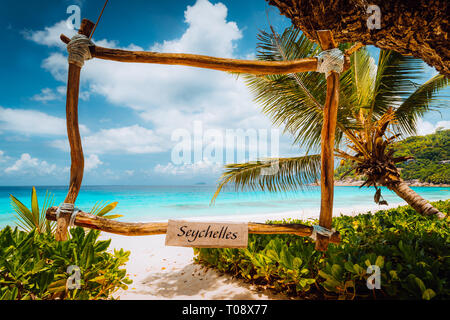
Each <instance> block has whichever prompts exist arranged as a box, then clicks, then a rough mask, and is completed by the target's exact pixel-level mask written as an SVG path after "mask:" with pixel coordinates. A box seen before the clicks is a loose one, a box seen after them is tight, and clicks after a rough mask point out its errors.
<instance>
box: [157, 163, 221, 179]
mask: <svg viewBox="0 0 450 320" xmlns="http://www.w3.org/2000/svg"><path fill="white" fill-rule="evenodd" d="M222 169H223V166H222V165H221V164H218V163H212V162H210V161H209V160H208V159H205V160H201V161H198V162H195V163H188V164H183V165H174V164H173V163H171V162H169V163H168V164H166V165H161V164H158V165H156V166H155V168H154V169H153V170H154V171H155V172H156V173H159V174H166V175H190V176H192V175H197V174H217V173H220V172H221V171H222Z"/></svg>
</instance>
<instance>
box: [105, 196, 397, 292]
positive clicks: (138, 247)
mask: <svg viewBox="0 0 450 320" xmlns="http://www.w3.org/2000/svg"><path fill="white" fill-rule="evenodd" d="M398 205H399V204H392V205H390V206H389V208H392V207H396V206H398ZM386 208H387V207H378V206H375V205H374V206H370V207H364V208H347V209H335V213H334V216H339V215H340V214H345V215H355V214H357V213H359V212H366V211H367V210H372V212H374V211H376V210H377V209H386ZM284 217H286V218H289V217H292V218H300V219H303V220H306V219H310V218H311V219H313V218H318V212H317V210H316V211H304V212H288V213H283V214H273V215H257V216H256V215H254V216H239V217H234V218H233V221H254V222H264V221H266V220H268V219H281V218H284ZM224 218H226V217H209V218H205V217H203V218H191V219H189V220H202V221H219V220H222V221H223V220H224ZM229 219H230V217H228V220H229ZM100 237H101V238H102V239H108V238H110V239H112V242H111V246H110V250H113V248H116V249H120V248H123V249H125V250H129V251H131V254H130V260H129V261H128V263H127V265H126V269H127V273H128V275H129V278H130V279H132V280H133V283H132V284H131V285H130V286H129V288H128V290H126V291H125V290H120V291H118V292H117V293H116V294H115V295H114V296H115V297H120V299H122V300H128V299H133V300H142V299H145V300H158V299H179V300H202V299H206V300H208V299H210V300H238V299H241V300H263V299H264V300H266V299H288V297H286V296H284V295H280V294H274V293H272V292H271V291H269V290H262V289H259V288H258V287H256V286H253V285H250V284H247V283H245V282H244V281H242V280H239V279H235V278H233V277H231V276H229V275H227V274H220V273H218V272H216V271H214V270H211V269H210V270H205V269H204V268H202V267H201V266H200V265H197V264H194V261H193V249H192V248H184V247H166V246H165V244H164V241H165V235H156V236H142V237H126V236H119V235H113V234H107V233H102V235H101V236H100Z"/></svg>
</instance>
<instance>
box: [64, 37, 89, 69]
mask: <svg viewBox="0 0 450 320" xmlns="http://www.w3.org/2000/svg"><path fill="white" fill-rule="evenodd" d="M93 45H94V44H93V43H92V41H91V40H89V39H88V37H86V36H85V35H82V34H76V35H74V36H73V37H72V39H70V42H69V43H68V44H67V51H68V52H69V57H68V60H69V63H73V64H76V65H77V66H79V67H80V68H81V67H83V65H84V61H85V60H89V59H92V56H91V51H90V50H89V47H90V46H93Z"/></svg>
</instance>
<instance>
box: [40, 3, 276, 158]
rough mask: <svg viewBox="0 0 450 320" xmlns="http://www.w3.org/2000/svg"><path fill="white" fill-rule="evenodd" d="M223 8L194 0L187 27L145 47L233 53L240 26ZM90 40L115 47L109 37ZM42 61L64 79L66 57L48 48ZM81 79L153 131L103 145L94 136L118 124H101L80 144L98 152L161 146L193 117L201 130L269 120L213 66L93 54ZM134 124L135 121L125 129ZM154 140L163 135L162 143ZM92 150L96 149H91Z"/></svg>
mask: <svg viewBox="0 0 450 320" xmlns="http://www.w3.org/2000/svg"><path fill="white" fill-rule="evenodd" d="M227 13H228V12H227V8H226V6H225V5H223V4H221V3H217V4H211V3H210V2H209V1H207V0H198V1H197V2H196V3H195V4H194V5H193V6H188V8H187V10H186V11H185V22H186V23H187V28H186V30H185V32H184V33H183V34H182V35H181V36H180V37H179V38H176V39H171V40H167V41H163V42H161V43H155V44H153V45H152V46H150V48H148V49H147V50H153V51H155V50H156V51H160V52H185V53H197V54H207V55H212V56H219V57H232V58H238V54H237V53H236V50H235V49H236V41H237V40H239V39H241V38H242V32H241V30H240V29H239V28H238V26H237V24H236V23H235V22H232V21H227ZM96 43H97V44H99V45H103V46H112V47H117V42H114V41H108V40H102V41H97V42H96ZM133 48H136V49H138V50H142V48H141V49H139V47H137V46H135V45H129V46H128V49H133ZM42 66H43V68H45V69H46V70H48V71H49V72H50V73H51V74H52V75H53V76H54V77H55V79H57V80H60V81H66V77H67V75H66V73H67V59H66V57H65V56H64V55H63V54H61V53H53V54H51V55H50V56H49V57H48V58H47V59H45V60H44V62H43V64H42ZM82 83H83V85H84V86H87V87H88V88H89V90H90V92H91V93H96V94H99V95H102V96H104V98H105V99H106V100H107V101H108V102H110V103H112V104H115V105H117V106H120V107H126V108H131V109H132V110H134V111H135V112H136V113H137V114H138V115H139V116H140V117H141V118H142V119H143V120H144V121H146V122H148V123H150V124H151V127H152V130H151V132H149V133H151V134H152V135H153V136H157V137H158V139H155V138H150V137H149V134H147V132H144V137H146V138H145V139H143V138H142V137H136V139H138V140H144V141H143V143H138V144H137V145H136V146H134V147H129V146H128V145H127V144H125V143H124V144H122V143H119V144H115V146H113V145H112V144H111V146H108V139H107V141H106V143H105V145H106V146H105V145H103V143H102V141H101V140H100V137H103V136H105V135H106V136H108V135H109V134H113V133H116V132H117V130H119V129H113V130H112V131H109V130H103V131H102V132H100V133H98V134H95V135H93V136H92V137H90V138H89V137H88V138H86V145H87V146H88V145H89V144H91V145H96V146H98V148H99V150H100V152H109V151H113V150H114V151H115V150H119V149H118V148H124V149H122V150H125V151H126V152H129V153H130V152H131V153H144V152H158V150H167V149H168V148H170V146H171V144H173V143H172V142H171V139H170V136H171V133H172V132H173V131H174V130H175V129H178V128H184V129H188V130H192V124H193V122H194V121H195V120H199V121H202V122H203V123H204V126H205V128H204V129H205V130H207V129H209V128H214V129H219V130H224V129H237V128H242V129H247V128H254V129H260V128H271V123H270V120H269V119H268V118H267V117H266V116H264V115H262V114H261V112H260V109H259V107H258V106H257V105H256V104H254V103H253V102H252V96H251V94H250V93H249V90H248V88H247V87H246V86H245V84H244V83H243V82H242V80H241V79H236V77H235V76H233V75H230V74H227V73H223V72H219V71H212V70H204V69H198V68H191V67H182V66H165V65H152V64H130V63H118V62H112V61H105V60H100V59H94V60H91V61H87V62H86V64H85V66H84V67H83V77H82ZM128 128H129V127H128ZM122 129H123V130H125V131H126V129H125V128H122ZM137 129H138V127H135V128H134V129H133V130H131V131H136V130H137ZM142 129H143V130H147V129H144V128H142ZM129 134H132V133H131V132H130V133H129ZM107 138H108V137H107ZM160 140H161V141H165V143H163V148H161V141H160ZM59 147H61V144H59ZM89 148H90V147H89ZM92 148H93V147H92ZM93 152H95V153H99V152H97V151H96V150H93Z"/></svg>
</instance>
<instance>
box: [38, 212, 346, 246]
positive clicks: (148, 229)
mask: <svg viewBox="0 0 450 320" xmlns="http://www.w3.org/2000/svg"><path fill="white" fill-rule="evenodd" d="M56 210H57V207H51V208H49V209H48V210H47V213H46V217H47V219H48V220H51V221H56ZM74 224H75V225H76V226H79V227H83V228H89V229H95V230H100V231H105V232H109V233H114V234H120V235H124V236H148V235H157V234H165V233H166V232H167V222H147V223H135V222H120V221H115V220H110V219H106V218H102V217H98V216H94V215H92V214H89V213H86V212H83V211H81V212H78V214H77V216H76V218H75V221H74ZM312 231H313V228H312V227H311V226H307V225H303V224H264V223H254V222H249V223H248V232H249V233H256V234H294V235H298V236H302V237H309V236H310V235H311V234H312ZM340 239H341V238H340V234H339V232H334V233H333V235H332V236H331V238H330V242H332V243H339V242H340Z"/></svg>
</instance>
